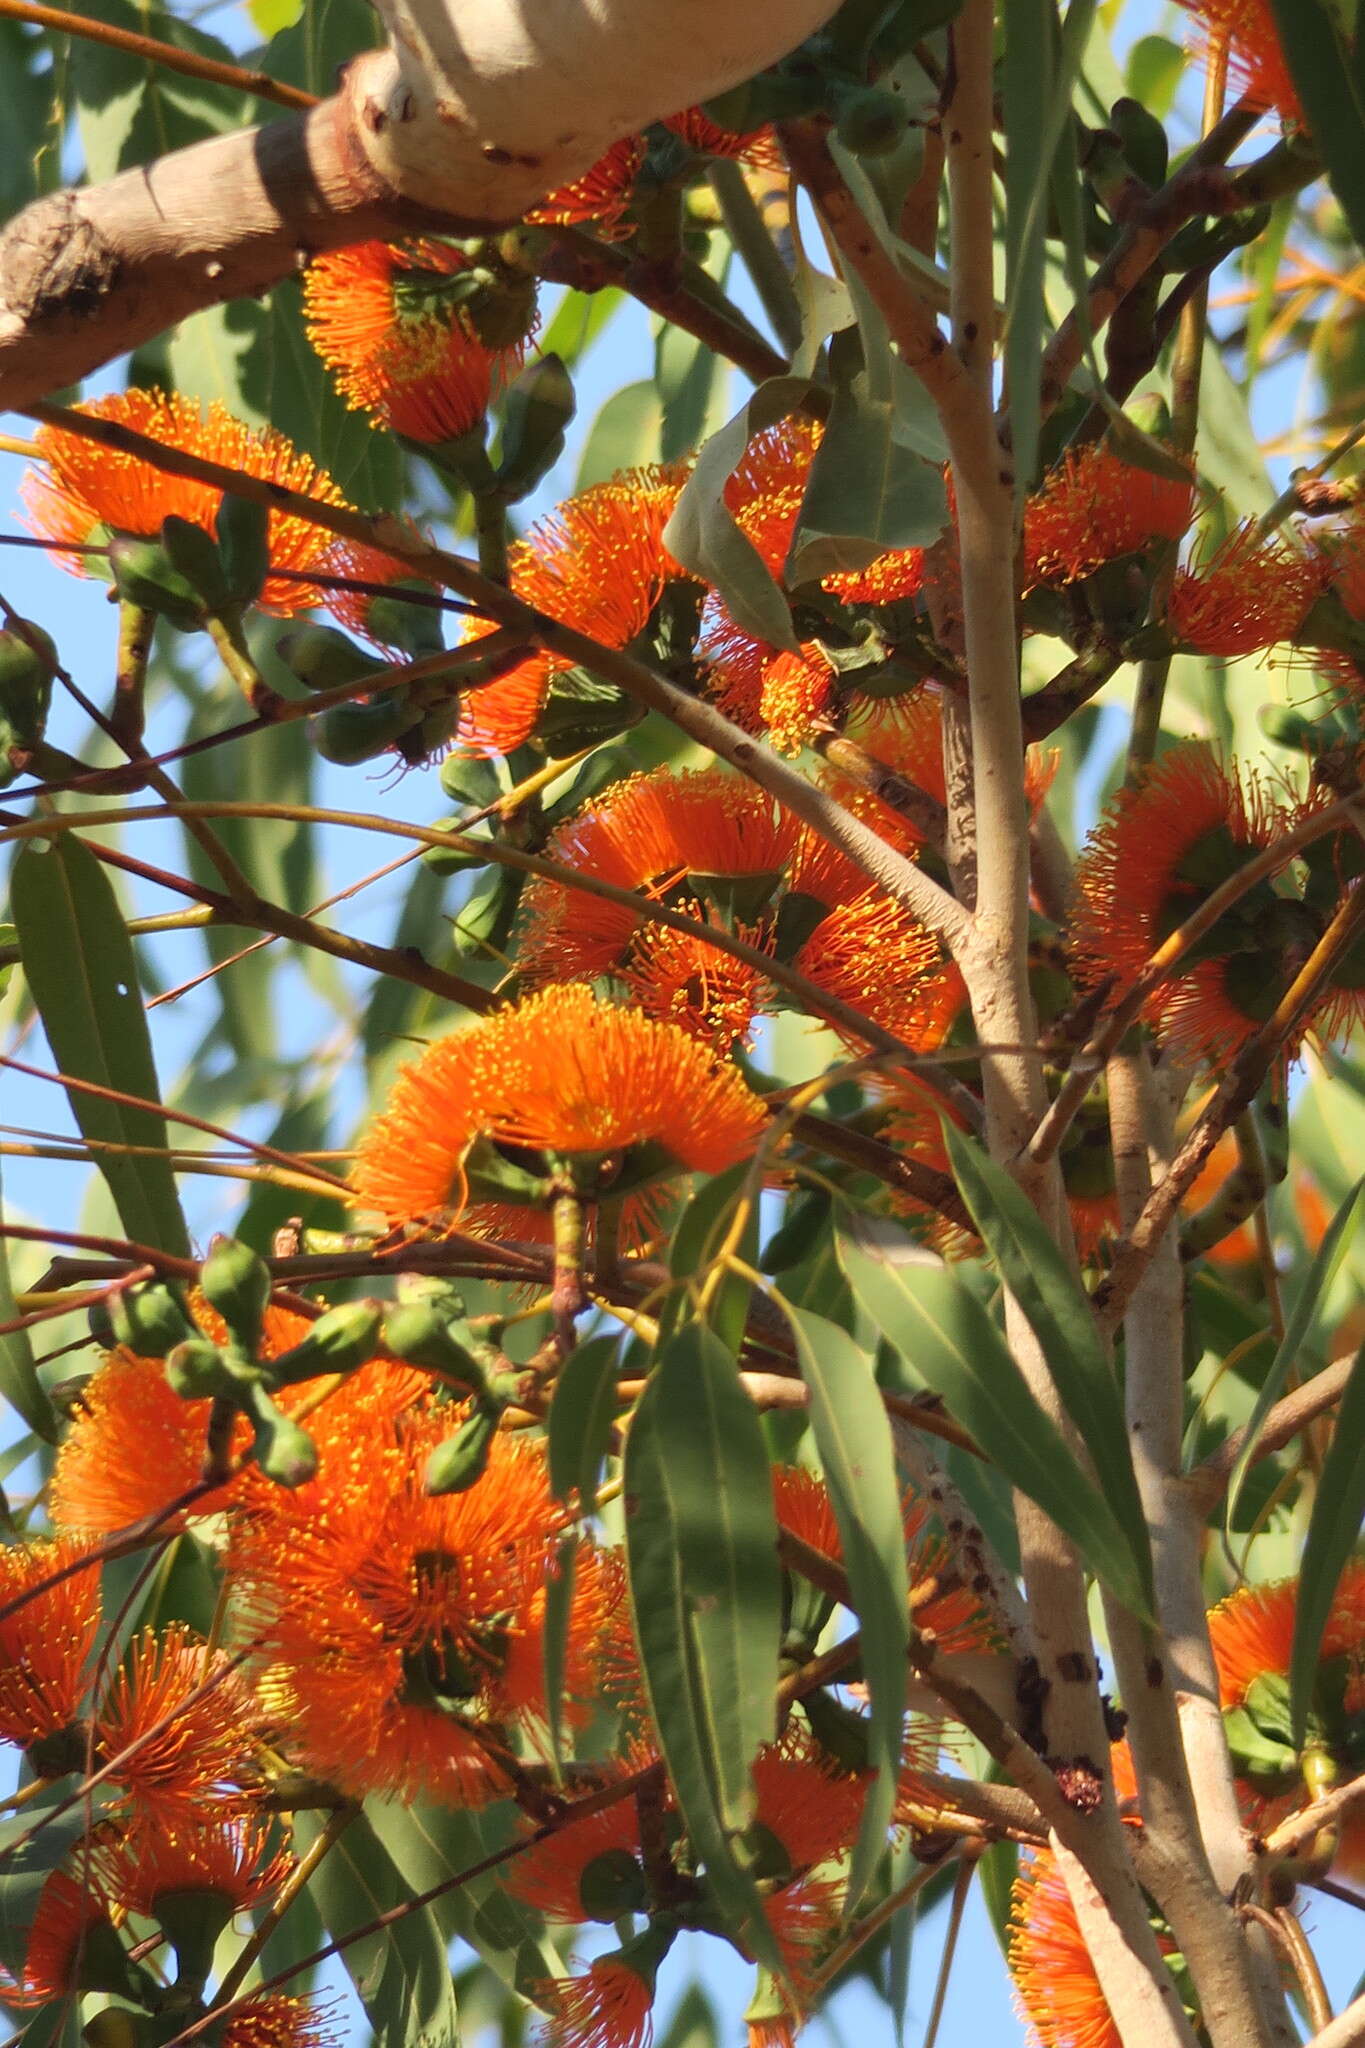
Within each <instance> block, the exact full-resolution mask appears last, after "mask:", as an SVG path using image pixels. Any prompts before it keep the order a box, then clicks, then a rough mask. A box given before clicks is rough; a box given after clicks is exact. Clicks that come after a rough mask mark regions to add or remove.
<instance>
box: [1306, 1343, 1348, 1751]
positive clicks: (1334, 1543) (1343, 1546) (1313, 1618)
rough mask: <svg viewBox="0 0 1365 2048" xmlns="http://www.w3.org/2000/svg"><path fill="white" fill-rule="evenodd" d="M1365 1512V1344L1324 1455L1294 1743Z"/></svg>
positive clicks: (1310, 1548) (1310, 1552) (1309, 1555)
mask: <svg viewBox="0 0 1365 2048" xmlns="http://www.w3.org/2000/svg"><path fill="white" fill-rule="evenodd" d="M1362 1516H1365V1344H1362V1345H1361V1347H1360V1349H1359V1351H1357V1353H1356V1357H1355V1364H1354V1365H1353V1366H1352V1367H1351V1374H1350V1378H1349V1379H1348V1380H1347V1382H1346V1387H1345V1391H1344V1392H1343V1394H1342V1396H1341V1401H1340V1403H1339V1405H1338V1407H1337V1422H1336V1428H1335V1429H1334V1430H1333V1432H1332V1441H1331V1443H1330V1444H1329V1445H1328V1448H1327V1456H1326V1457H1325V1458H1324V1459H1323V1463H1322V1473H1321V1476H1320V1477H1319V1479H1318V1484H1317V1491H1316V1495H1315V1498H1314V1501H1313V1513H1312V1516H1311V1518H1310V1520H1309V1523H1308V1536H1307V1539H1306V1541H1305V1543H1304V1546H1303V1563H1302V1565H1301V1566H1300V1569H1299V1597H1298V1602H1297V1604H1296V1606H1295V1610H1294V1647H1293V1650H1292V1652H1291V1654H1290V1659H1289V1701H1290V1716H1291V1719H1292V1721H1293V1726H1294V1746H1295V1748H1296V1749H1297V1748H1298V1747H1299V1746H1300V1744H1301V1743H1302V1741H1303V1735H1304V1729H1305V1727H1306V1726H1307V1722H1308V1713H1309V1708H1310V1707H1311V1705H1312V1701H1313V1685H1314V1681H1315V1679H1316V1677H1317V1666H1318V1652H1319V1650H1320V1649H1321V1647H1322V1632H1323V1630H1324V1629H1325V1628H1326V1626H1327V1622H1328V1618H1329V1616H1330V1615H1331V1612H1332V1605H1333V1602H1334V1601H1335V1599H1336V1592H1337V1582H1338V1580H1339V1579H1340V1577H1341V1574H1342V1570H1343V1568H1344V1566H1345V1565H1346V1562H1347V1560H1348V1559H1349V1558H1351V1557H1352V1556H1354V1554H1355V1549H1356V1545H1357V1544H1358V1543H1359V1541H1360V1524H1361V1518H1362Z"/></svg>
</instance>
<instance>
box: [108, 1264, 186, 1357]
mask: <svg viewBox="0 0 1365 2048" xmlns="http://www.w3.org/2000/svg"><path fill="white" fill-rule="evenodd" d="M109 1325H110V1333H111V1335H112V1336H113V1338H114V1341H115V1342H116V1343H118V1344H126V1345H127V1347H128V1349H129V1350H130V1351H136V1352H137V1354H138V1356H139V1358H164V1357H165V1356H166V1354H167V1352H168V1351H171V1350H173V1349H174V1348H175V1346H176V1345H177V1344H183V1343H184V1342H185V1340H186V1339H187V1338H195V1337H198V1335H199V1332H198V1330H197V1329H196V1328H195V1326H194V1324H193V1322H192V1321H191V1320H190V1318H189V1316H188V1315H187V1314H186V1313H185V1310H184V1308H183V1307H182V1306H181V1303H180V1300H179V1298H178V1297H177V1295H176V1294H175V1293H174V1291H173V1290H172V1289H171V1288H169V1287H167V1286H165V1285H164V1284H163V1283H162V1282H160V1281H157V1282H155V1283H153V1284H151V1285H149V1286H146V1287H128V1288H124V1289H123V1290H122V1291H121V1292H120V1293H118V1294H115V1295H112V1296H111V1297H110V1300H109Z"/></svg>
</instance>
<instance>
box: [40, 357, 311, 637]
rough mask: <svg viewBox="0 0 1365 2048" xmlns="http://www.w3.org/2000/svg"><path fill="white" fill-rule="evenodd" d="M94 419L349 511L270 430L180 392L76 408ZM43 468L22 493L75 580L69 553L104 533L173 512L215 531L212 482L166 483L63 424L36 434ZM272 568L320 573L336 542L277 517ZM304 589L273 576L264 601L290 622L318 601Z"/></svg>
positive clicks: (120, 395) (75, 557)
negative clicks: (128, 429)
mask: <svg viewBox="0 0 1365 2048" xmlns="http://www.w3.org/2000/svg"><path fill="white" fill-rule="evenodd" d="M77 410H78V411H79V412H83V413H88V414H89V415H90V416H91V417H92V418H94V419H102V420H113V421H116V422H117V423H118V424H119V425H120V426H125V427H132V428H134V429H135V430H136V432H138V433H139V434H148V435H150V436H151V438H152V439H153V440H155V441H161V442H163V443H164V444H165V445H166V446H167V447H168V448H176V449H179V450H181V451H182V452H184V453H186V454H189V455H198V456H202V457H203V458H204V459H205V460H206V461H208V462H221V463H223V464H225V465H226V467H227V468H229V469H236V470H240V471H242V473H243V474H244V475H246V476H254V477H261V478H264V479H265V480H266V481H267V482H270V483H276V484H283V485H284V486H285V487H286V489H288V490H291V491H304V492H306V493H307V494H308V496H309V497H313V498H321V499H323V500H324V501H325V502H326V503H327V504H329V505H344V504H345V503H346V500H345V498H344V497H343V496H342V493H341V492H340V491H339V490H338V488H337V486H336V485H335V484H334V483H333V481H332V479H331V477H329V476H328V475H327V473H326V471H325V470H323V469H319V468H318V466H317V464H316V463H315V462H314V461H313V460H312V459H311V457H309V456H307V455H304V454H301V453H300V452H299V450H298V449H296V448H295V447H294V446H293V445H292V443H290V442H289V441H287V440H286V439H285V437H284V435H283V434H280V433H277V432H276V431H275V429H274V428H273V427H263V428H260V429H256V428H253V427H248V426H244V425H243V423H242V421H241V420H236V419H234V418H233V417H232V414H231V413H230V412H228V411H227V410H226V408H225V407H223V406H221V405H219V404H218V403H217V402H216V401H215V402H214V404H212V405H210V406H209V407H208V408H207V410H204V409H203V408H202V407H201V406H199V405H198V404H197V403H196V401H194V400H193V399H189V398H184V397H182V396H181V395H180V393H179V392H174V391H172V392H165V391H143V390H132V391H122V392H116V393H114V394H113V395H112V396H111V397H108V398H97V399H95V400H94V401H93V402H92V403H91V404H89V405H83V406H79V407H77ZM34 438H35V440H36V442H37V446H38V450H39V454H40V457H41V465H42V466H41V467H37V468H32V469H28V470H26V471H25V473H24V477H23V481H22V482H21V484H20V486H19V489H20V493H21V495H22V497H23V500H24V503H25V505H26V506H27V507H28V511H29V515H30V520H29V523H30V524H31V526H32V527H33V530H34V532H35V533H39V534H42V535H43V537H44V538H45V539H50V540H52V541H53V542H54V543H55V546H54V549H53V553H54V556H55V558H56V560H57V561H59V562H60V563H61V565H62V567H63V568H64V569H69V570H70V571H71V573H72V574H73V575H76V576H84V575H86V574H88V573H89V572H88V570H87V568H86V563H85V557H84V556H83V555H80V554H73V553H64V552H63V546H65V547H66V548H67V549H71V548H76V547H81V546H84V545H85V544H86V543H87V542H91V541H100V540H103V539H104V538H105V536H106V535H107V534H111V533H122V534H134V535H138V536H141V537H143V538H147V537H150V536H152V535H155V534H158V533H160V531H161V525H162V522H163V520H165V519H168V518H170V517H171V515H172V514H174V515H175V516H176V517H177V518H180V519H186V520H188V521H189V522H190V524H191V525H193V526H202V527H203V528H205V530H206V531H208V532H212V531H213V526H214V522H215V520H216V519H217V517H218V507H219V505H220V503H221V502H222V496H223V494H222V492H221V491H220V490H218V489H217V488H216V487H215V486H214V485H212V484H201V483H192V482H190V481H189V480H188V479H187V478H184V477H176V476H168V475H167V474H166V473H165V471H164V470H159V469H156V468H155V467H154V466H153V465H152V464H151V463H150V462H143V461H142V460H141V459H140V458H138V457H136V456H131V455H120V454H118V453H116V452H115V451H114V450H113V449H110V448H102V447H100V446H99V445H98V443H96V442H94V441H86V440H83V439H81V437H80V436H79V435H77V434H72V433H68V432H66V431H65V430H64V429H63V428H61V427H39V429H38V431H37V434H36V435H35V437H34ZM267 543H268V547H269V552H270V567H271V569H272V571H281V570H291V571H296V572H306V571H308V570H309V569H320V568H322V566H323V560H324V557H325V555H326V553H327V550H328V548H329V547H330V546H331V543H332V536H331V535H330V534H329V533H326V532H324V531H323V529H322V528H321V527H320V526H312V525H310V524H309V523H308V522H307V521H306V520H303V519H298V518H296V517H295V516H294V515H293V514H292V513H288V512H272V513H271V514H270V520H269V525H268V527H267ZM318 596H319V593H318V592H317V591H316V590H314V589H311V588H310V587H309V586H308V585H307V584H306V583H298V582H294V581H292V580H289V579H287V578H286V577H284V576H282V575H280V574H272V575H269V576H267V577H266V580H265V586H264V588H263V589H262V591H261V595H260V598H259V600H258V602H259V604H260V606H261V608H262V610H264V611H268V612H277V613H279V614H280V615H281V616H284V617H287V616H288V615H289V614H290V613H291V612H297V611H306V610H307V609H308V607H309V606H310V605H315V604H316V603H317V602H318Z"/></svg>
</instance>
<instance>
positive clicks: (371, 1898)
mask: <svg viewBox="0 0 1365 2048" xmlns="http://www.w3.org/2000/svg"><path fill="white" fill-rule="evenodd" d="M395 1810H398V1809H395ZM323 1818H325V1817H323ZM323 1818H320V1817H319V1816H318V1815H317V1814H315V1813H311V1812H300V1813H297V1814H295V1816H294V1845H295V1848H296V1849H297V1850H298V1852H299V1854H300V1855H303V1854H304V1853H306V1851H307V1850H308V1849H309V1848H311V1846H312V1844H313V1842H314V1841H315V1840H316V1839H317V1837H318V1836H319V1835H320V1834H321V1832H322V1827H323ZM421 1888H422V1887H421V1884H420V1881H419V1880H418V1878H417V1876H416V1873H415V1872H414V1871H413V1870H412V1868H411V1866H410V1865H409V1864H408V1863H407V1862H406V1861H405V1862H404V1863H403V1864H402V1865H401V1867H400V1865H399V1864H398V1863H397V1862H396V1861H395V1859H394V1858H393V1857H392V1856H391V1855H390V1853H389V1851H388V1850H387V1849H386V1848H385V1846H384V1843H383V1841H382V1840H381V1839H380V1837H379V1835H378V1834H377V1833H376V1832H375V1829H374V1827H372V1826H371V1823H370V1819H369V1816H368V1815H366V1814H363V1813H358V1814H357V1815H356V1816H355V1818H354V1819H353V1820H352V1821H351V1822H350V1824H349V1826H348V1827H347V1828H346V1829H345V1830H344V1831H343V1833H342V1834H341V1835H340V1836H339V1837H338V1839H337V1840H336V1841H335V1842H334V1843H333V1844H332V1846H331V1848H330V1849H329V1850H328V1851H327V1854H326V1855H325V1856H324V1857H323V1859H322V1861H321V1863H319V1865H318V1867H317V1869H316V1871H315V1872H314V1873H313V1875H312V1877H311V1878H310V1879H309V1881H308V1889H309V1892H310V1894H311V1896H312V1899H313V1903H314V1905H316V1907H317V1909H318V1911H319V1913H320V1914H321V1916H322V1920H323V1924H324V1926H325V1927H326V1928H327V1930H328V1932H329V1934H331V1935H332V1936H333V1938H334V1939H340V1938H342V1937H344V1936H346V1935H348V1934H350V1933H351V1932H353V1930H355V1929H356V1928H360V1927H364V1926H366V1925H367V1924H368V1923H369V1922H370V1921H371V1920H374V1919H375V1918H377V1917H378V1915H379V1914H381V1913H387V1912H389V1911H390V1910H391V1909H392V1908H393V1907H394V1906H401V1905H403V1904H404V1903H405V1901H407V1900H408V1899H410V1898H412V1897H413V1895H414V1894H415V1893H416V1892H418V1891H420V1890H421ZM341 1960H342V1962H343V1964H344V1965H345V1968H346V1974H347V1976H348V1977H349V1978H350V1980H351V1982H352V1983H353V1984H354V1986H355V1988H356V1993H357V1995H358V1996H359V1999H360V2002H361V2004H362V2005H363V2006H364V2008H365V2012H366V2016H367V2018H368V2019H369V2022H370V2025H371V2027H372V2028H373V2030H374V2048H459V2042H460V2021H459V2014H458V2013H457V2011H456V2008H455V1991H454V1987H453V1985H452V1983H451V1977H450V1966H449V1964H448V1962H447V1960H446V1937H445V1935H444V1933H443V1932H442V1929H441V1927H440V1925H439V1923H438V1921H437V1919H436V1916H435V1914H434V1912H433V1911H432V1908H431V1907H430V1906H419V1907H418V1908H417V1909H416V1911H415V1912H411V1913H405V1914H403V1916H402V1917H401V1919H398V1920H395V1921H393V1922H392V1923H391V1924H390V1925H388V1926H387V1927H383V1928H381V1929H380V1930H379V1931H378V1932H377V1933H375V1934H367V1935H365V1936H363V1937H362V1939H360V1940H359V1941H353V1942H350V1943H348V1945H347V1946H346V1947H345V1948H343V1949H342V1950H341Z"/></svg>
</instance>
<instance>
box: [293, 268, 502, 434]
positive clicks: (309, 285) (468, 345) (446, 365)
mask: <svg viewBox="0 0 1365 2048" xmlns="http://www.w3.org/2000/svg"><path fill="white" fill-rule="evenodd" d="M483 274H485V275H487V276H488V277H490V278H492V279H493V280H494V281H493V282H492V283H491V284H489V285H488V286H487V287H486V292H487V293H488V294H491V295H492V298H493V304H494V307H495V309H496V311H495V319H496V325H497V327H498V328H499V330H500V331H501V330H502V329H505V328H510V329H511V330H512V338H511V339H510V340H509V341H507V342H506V343H504V344H503V345H500V346H496V347H490V346H488V345H487V344H486V342H485V341H484V340H483V339H482V338H481V336H480V325H481V324H482V325H483V331H484V333H487V332H488V327H487V324H486V322H484V321H483V320H482V319H481V315H480V313H479V311H478V310H476V308H475V302H474V299H473V296H472V288H471V279H472V276H473V270H472V266H471V262H470V259H469V257H468V256H466V255H465V253H464V251H463V250H462V249H459V248H457V247H456V246H455V244H454V243H452V242H447V241H442V240H440V239H439V238H438V237H435V236H430V235H424V236H421V237H419V238H417V239H416V240H413V241H408V242H401V243H398V244H394V243H390V242H359V243H356V244H355V245H354V246H353V247H351V248H349V249H334V250H331V251H329V252H328V253H327V254H326V255H323V256H317V257H315V258H314V260H313V261H312V262H311V263H310V264H309V266H308V268H307V270H306V271H305V272H304V277H303V305H304V317H305V319H306V321H307V326H308V339H309V340H310V341H311V343H312V344H313V347H314V348H315V349H316V350H317V352H318V354H319V355H320V356H321V358H322V360H323V362H324V363H326V365H327V367H328V369H329V370H331V371H332V373H333V375H334V376H335V378H336V383H337V389H338V390H339V391H340V393H341V395H342V397H343V398H344V399H345V401H346V403H347V405H349V406H350V407H351V408H352V410H354V411H364V412H369V413H372V414H373V415H374V417H373V420H372V421H371V424H372V425H373V426H376V427H388V428H390V429H391V430H392V431H393V432H394V433H396V434H406V435H407V436H408V437H409V439H411V440H414V441H426V442H440V441H457V440H459V439H460V438H461V437H462V436H463V435H465V434H467V433H468V432H469V430H470V428H471V427H473V426H474V425H475V424H476V423H477V422H478V421H479V420H480V419H482V417H483V415H484V413H485V411H486V410H487V408H488V403H489V400H490V399H491V398H492V396H493V394H494V393H495V392H496V391H497V390H499V389H500V387H501V386H502V384H503V383H504V382H505V381H506V379H507V378H508V377H509V376H510V375H514V374H515V372H516V371H517V370H518V369H519V368H520V366H521V363H522V360H523V357H524V355H525V352H526V341H527V336H528V334H529V332H530V330H531V328H532V327H533V325H534V320H535V296H534V290H533V289H532V288H530V287H529V285H528V282H527V281H526V280H525V279H524V278H522V277H520V276H519V275H515V274H513V275H511V276H510V277H509V279H508V281H507V282H505V283H504V284H502V286H501V288H500V286H499V282H498V280H497V278H496V274H495V273H494V272H492V271H489V270H488V269H487V266H485V269H484V273H483Z"/></svg>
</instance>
